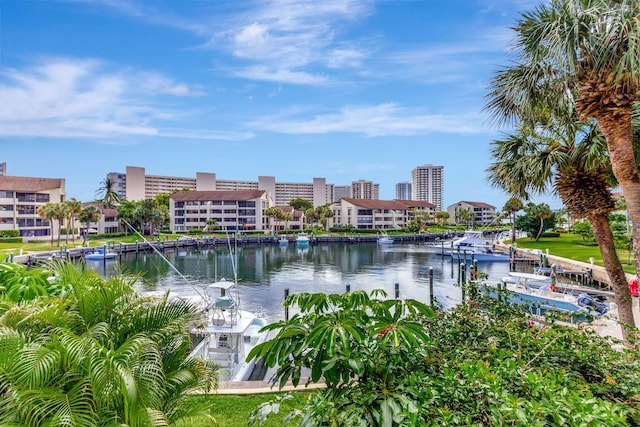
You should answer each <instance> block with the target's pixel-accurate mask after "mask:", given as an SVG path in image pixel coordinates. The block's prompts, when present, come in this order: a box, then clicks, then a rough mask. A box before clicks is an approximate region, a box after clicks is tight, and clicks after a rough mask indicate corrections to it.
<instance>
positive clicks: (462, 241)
mask: <svg viewBox="0 0 640 427" xmlns="http://www.w3.org/2000/svg"><path fill="white" fill-rule="evenodd" d="M492 242H493V240H492V239H489V238H487V237H485V236H484V232H483V231H479V230H467V231H465V232H464V234H463V235H462V237H458V238H457V239H452V240H443V241H440V242H428V243H426V244H425V245H426V246H427V250H428V251H429V252H432V253H436V254H438V255H449V254H450V253H451V252H453V251H457V250H458V248H460V249H464V248H467V249H468V248H471V247H484V248H492V247H493V244H492Z"/></svg>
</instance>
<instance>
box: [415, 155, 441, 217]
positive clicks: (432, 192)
mask: <svg viewBox="0 0 640 427" xmlns="http://www.w3.org/2000/svg"><path fill="white" fill-rule="evenodd" d="M443 195H444V166H434V165H422V166H418V167H416V168H415V169H413V171H411V199H412V200H420V201H423V202H429V203H432V204H434V205H436V207H437V209H438V210H439V211H441V210H442V199H443Z"/></svg>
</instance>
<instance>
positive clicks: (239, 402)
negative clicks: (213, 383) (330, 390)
mask: <svg viewBox="0 0 640 427" xmlns="http://www.w3.org/2000/svg"><path fill="white" fill-rule="evenodd" d="M278 395H279V393H265V394H246V395H225V394H216V395H209V396H206V398H209V399H212V400H213V403H214V408H213V409H212V410H211V415H212V416H213V417H214V418H215V420H216V421H217V422H218V425H219V426H224V427H240V426H242V427H246V426H247V425H248V423H249V417H250V416H251V412H252V411H253V410H254V409H256V408H257V407H258V405H260V404H261V403H263V402H268V401H270V400H273V399H275V398H276V396H278ZM292 395H293V396H294V397H293V399H290V400H285V401H283V402H282V404H281V406H280V411H279V412H278V414H276V415H271V416H270V417H269V418H268V421H267V422H266V423H264V424H262V427H276V426H294V425H298V423H299V421H300V418H296V419H294V420H292V421H289V422H287V421H284V418H285V417H286V416H287V415H288V414H289V413H290V412H291V411H292V410H294V409H297V408H302V407H303V405H304V403H305V401H306V400H307V397H308V396H309V392H303V391H301V392H295V393H293V394H292ZM255 425H256V426H257V424H255ZM210 426H211V424H208V423H207V422H206V421H203V422H202V423H196V424H194V425H193V427H210Z"/></svg>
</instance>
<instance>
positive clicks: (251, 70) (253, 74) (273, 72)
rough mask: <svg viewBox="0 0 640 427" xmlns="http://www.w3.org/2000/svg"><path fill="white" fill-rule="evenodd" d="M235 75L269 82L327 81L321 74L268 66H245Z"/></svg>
mask: <svg viewBox="0 0 640 427" xmlns="http://www.w3.org/2000/svg"><path fill="white" fill-rule="evenodd" d="M234 75H235V76H236V77H244V78H247V79H250V80H264V81H270V82H277V83H278V82H287V83H289V84H303V85H318V84H324V83H327V82H328V79H327V77H325V76H322V75H316V74H310V73H305V72H303V71H294V70H289V69H279V68H269V67H264V66H258V65H256V66H254V67H247V68H244V69H238V70H236V71H235V73H234Z"/></svg>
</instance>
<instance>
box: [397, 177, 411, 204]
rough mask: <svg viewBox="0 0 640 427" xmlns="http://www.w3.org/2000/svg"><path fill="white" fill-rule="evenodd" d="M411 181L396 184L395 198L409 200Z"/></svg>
mask: <svg viewBox="0 0 640 427" xmlns="http://www.w3.org/2000/svg"><path fill="white" fill-rule="evenodd" d="M411 197H412V195H411V183H410V182H408V181H405V182H399V183H397V184H396V200H411Z"/></svg>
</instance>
